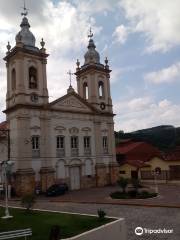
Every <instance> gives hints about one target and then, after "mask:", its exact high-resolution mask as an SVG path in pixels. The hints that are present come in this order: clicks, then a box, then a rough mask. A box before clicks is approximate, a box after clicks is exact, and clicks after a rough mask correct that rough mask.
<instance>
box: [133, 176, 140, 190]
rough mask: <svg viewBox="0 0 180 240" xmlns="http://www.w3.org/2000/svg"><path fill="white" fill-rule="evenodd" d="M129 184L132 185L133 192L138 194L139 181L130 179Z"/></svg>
mask: <svg viewBox="0 0 180 240" xmlns="http://www.w3.org/2000/svg"><path fill="white" fill-rule="evenodd" d="M131 183H132V185H133V187H134V190H135V191H136V192H138V189H139V188H140V186H141V184H140V181H139V179H136V178H132V179H131Z"/></svg>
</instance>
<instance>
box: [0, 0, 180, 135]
mask: <svg viewBox="0 0 180 240" xmlns="http://www.w3.org/2000/svg"><path fill="white" fill-rule="evenodd" d="M26 5H27V8H28V9H29V14H28V19H29V22H30V25H31V31H32V32H33V34H34V35H35V37H36V45H37V46H38V47H40V44H39V42H40V41H41V38H42V37H43V38H44V41H45V42H46V49H47V52H48V53H49V54H50V56H49V58H48V64H47V76H48V88H49V95H50V101H53V100H55V99H56V98H59V97H61V96H62V95H64V94H66V91H67V88H68V85H69V77H68V75H67V72H68V70H69V69H71V70H72V71H73V72H75V68H76V64H75V63H76V59H77V58H78V59H79V60H80V63H81V64H82V65H83V63H84V54H85V52H86V51H87V45H88V37H87V36H88V30H89V28H90V27H92V30H93V33H94V41H95V44H96V47H97V51H98V52H99V53H100V56H101V63H104V59H105V57H106V56H107V57H108V59H109V65H110V68H111V69H112V73H111V95H112V100H113V105H114V113H115V114H116V117H115V130H123V131H125V132H130V131H134V130H138V129H142V128H148V127H154V126H158V125H164V124H168V125H174V126H180V114H179V113H180V97H179V95H180V94H179V91H180V17H179V9H180V0H173V1H170V0H151V1H145V0H64V1H63V0H38V1H35V0H26ZM22 6H23V0H13V1H7V0H0V111H2V110H3V109H5V96H6V68H5V62H4V61H3V60H2V58H3V57H4V56H5V54H6V51H7V49H6V45H7V42H8V41H10V44H11V46H12V47H13V46H14V45H15V35H16V34H17V33H18V31H19V30H20V26H19V25H20V22H21V18H22V17H21V14H20V13H21V12H22ZM73 86H74V88H75V89H76V79H75V76H74V77H73ZM3 120H5V115H4V114H3V113H0V121H3Z"/></svg>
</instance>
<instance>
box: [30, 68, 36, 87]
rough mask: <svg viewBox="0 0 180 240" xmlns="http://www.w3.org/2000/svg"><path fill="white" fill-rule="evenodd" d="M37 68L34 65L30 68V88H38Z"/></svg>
mask: <svg viewBox="0 0 180 240" xmlns="http://www.w3.org/2000/svg"><path fill="white" fill-rule="evenodd" d="M37 87H38V85H37V70H36V68H34V67H30V68H29V88H30V89H37Z"/></svg>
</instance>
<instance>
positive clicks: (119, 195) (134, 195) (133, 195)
mask: <svg viewBox="0 0 180 240" xmlns="http://www.w3.org/2000/svg"><path fill="white" fill-rule="evenodd" d="M110 196H111V198H113V199H146V198H153V197H156V196H157V193H154V192H153V193H152V192H148V191H142V192H136V191H133V190H132V191H129V192H126V193H124V192H113V193H111V194H110Z"/></svg>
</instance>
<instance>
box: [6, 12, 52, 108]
mask: <svg viewBox="0 0 180 240" xmlns="http://www.w3.org/2000/svg"><path fill="white" fill-rule="evenodd" d="M22 16H23V18H22V22H21V24H20V27H21V30H20V31H19V33H18V34H17V35H16V38H15V40H16V45H15V47H13V48H11V46H10V44H9V42H8V45H7V50H8V51H7V53H6V57H5V58H4V60H5V61H6V67H7V95H6V109H10V108H12V107H14V106H16V105H19V104H23V105H43V104H46V103H48V90H47V78H46V63H47V57H48V54H46V49H45V48H44V45H45V42H44V41H43V39H42V41H41V43H40V44H41V48H40V49H39V48H37V47H36V46H35V42H36V39H35V37H34V35H33V33H32V32H31V31H30V24H29V22H28V18H27V10H26V8H24V12H23V13H22Z"/></svg>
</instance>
